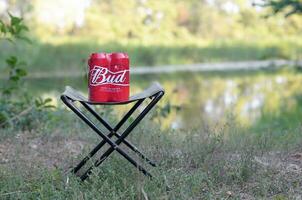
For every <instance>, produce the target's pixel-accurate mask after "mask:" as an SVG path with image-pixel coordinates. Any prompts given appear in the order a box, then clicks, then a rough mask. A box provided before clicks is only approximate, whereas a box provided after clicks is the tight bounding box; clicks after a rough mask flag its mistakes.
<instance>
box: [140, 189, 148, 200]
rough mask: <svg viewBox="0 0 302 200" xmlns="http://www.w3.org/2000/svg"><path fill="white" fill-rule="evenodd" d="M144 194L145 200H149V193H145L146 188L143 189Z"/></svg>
mask: <svg viewBox="0 0 302 200" xmlns="http://www.w3.org/2000/svg"><path fill="white" fill-rule="evenodd" d="M142 193H143V195H144V198H145V200H149V198H148V195H147V193H146V192H145V190H144V188H142Z"/></svg>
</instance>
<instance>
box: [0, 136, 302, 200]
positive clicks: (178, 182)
mask: <svg viewBox="0 0 302 200" xmlns="http://www.w3.org/2000/svg"><path fill="white" fill-rule="evenodd" d="M203 138H204V140H205V142H202V145H204V148H200V149H196V148H197V147H196V146H195V145H196V144H192V143H191V145H192V146H191V149H190V150H188V149H187V148H186V145H190V142H189V143H187V144H183V146H179V145H173V144H169V143H166V142H167V141H166V142H165V145H167V147H163V148H162V149H157V150H156V149H153V150H150V149H148V150H147V152H149V155H150V151H151V152H152V151H153V152H154V153H157V154H154V155H152V154H151V155H150V156H151V157H152V158H155V159H157V160H159V161H160V162H161V163H162V165H163V167H159V169H158V171H156V170H155V171H153V172H155V173H156V174H157V175H159V176H160V178H159V179H156V180H155V181H154V180H147V179H146V178H144V177H143V176H140V175H138V174H137V172H135V171H136V170H135V169H133V167H131V166H130V167H129V168H128V165H129V164H128V163H126V162H124V161H123V158H122V157H114V158H113V159H108V160H107V161H106V164H105V166H104V167H102V168H100V169H99V170H98V173H96V174H94V175H93V177H91V179H92V186H89V187H88V184H87V183H85V184H84V185H82V186H77V187H80V188H81V187H83V188H85V189H83V188H81V189H79V191H77V192H76V191H73V192H75V193H77V195H83V197H82V198H83V199H86V198H88V199H91V198H92V197H89V195H87V192H91V194H93V195H97V194H102V192H104V191H102V189H100V190H97V191H93V189H91V187H96V185H95V184H101V185H102V184H108V182H114V183H116V184H115V185H114V186H113V185H111V187H113V188H115V189H113V192H112V193H114V192H116V195H113V196H110V195H109V197H108V199H110V198H113V199H120V198H122V196H123V195H125V196H124V197H125V198H126V199H132V198H135V199H148V198H150V199H154V197H160V198H158V199H170V198H172V199H175V198H176V199H205V198H206V199H213V198H222V199H259V198H264V199H301V198H302V192H301V184H302V173H301V172H302V149H301V148H293V149H291V150H290V151H284V150H283V151H267V152H261V153H258V152H257V151H254V150H252V152H248V151H246V152H245V151H244V150H243V151H242V152H239V151H236V152H235V151H231V150H229V151H226V150H225V149H224V148H221V145H215V144H214V143H215V142H219V141H216V140H212V139H209V138H207V137H204V136H203ZM166 139H168V138H164V139H163V140H166ZM198 139H201V138H198ZM91 141H92V139H91V138H87V137H83V136H79V135H74V136H68V137H67V136H66V135H60V133H59V132H57V133H53V134H52V135H37V134H34V133H32V132H30V131H20V132H19V133H18V134H16V135H15V136H14V137H7V138H6V139H4V140H2V141H1V142H0V168H1V169H4V170H3V171H2V172H1V173H0V177H1V176H3V177H2V178H4V179H2V180H6V181H7V182H10V181H12V180H14V178H12V177H9V176H17V174H18V176H19V171H20V170H21V171H22V173H23V175H20V176H22V178H19V179H22V180H21V181H20V180H19V181H20V184H21V183H23V184H25V185H31V184H33V183H31V182H37V183H34V185H35V184H37V185H38V186H35V187H32V186H28V187H27V188H24V187H23V186H22V184H21V185H18V184H17V185H8V184H7V185H4V186H5V187H4V188H6V189H4V190H2V191H1V190H0V191H1V193H0V197H1V198H4V199H6V198H7V199H10V198H13V199H14V198H21V199H26V198H28V197H31V198H35V197H37V196H35V195H34V196H31V195H29V194H28V193H30V192H32V191H29V190H36V189H37V187H42V186H40V185H39V184H41V185H43V184H46V183H45V180H47V179H50V180H52V181H50V182H51V185H53V184H58V183H56V182H57V181H58V182H59V183H60V184H62V185H63V186H62V187H58V188H56V189H53V188H52V189H50V190H54V191H51V192H50V193H55V192H58V191H60V192H63V194H64V190H66V187H67V186H68V184H70V187H71V188H73V189H72V190H74V188H75V187H76V186H75V183H77V184H78V183H79V181H77V180H74V177H73V176H71V174H70V173H69V170H70V169H71V167H72V166H74V165H75V164H76V163H77V162H78V161H79V160H80V158H81V157H83V154H82V153H83V152H87V150H88V149H89V148H91V147H92V143H91ZM160 141H162V140H158V142H160ZM143 142H144V141H143ZM162 142H163V141H162ZM217 144H218V143H217ZM148 148H152V146H148ZM167 150H169V152H167ZM199 151H200V152H199ZM203 156H204V157H203ZM163 158H164V159H163ZM164 160H165V162H163V161H164ZM121 164H125V165H126V166H127V167H126V168H125V171H127V170H130V171H132V172H131V173H130V174H127V173H125V172H119V170H120V169H121V166H120V165H121ZM8 169H15V170H16V173H12V172H9V171H10V170H8ZM39 170H40V171H42V172H45V171H48V172H51V173H53V172H54V171H55V173H59V174H60V175H59V178H58V177H56V175H53V174H52V175H50V177H48V176H46V177H43V178H42V177H39V176H38V177H37V175H39V174H40V175H41V173H42V172H39ZM57 171H59V172H57ZM30 172H36V173H37V174H36V175H30ZM133 172H134V174H133ZM106 173H108V174H109V175H105V174H106ZM217 173H218V174H217ZM131 174H132V175H131ZM133 175H135V177H136V178H134V180H131V181H130V179H133ZM42 176H43V175H42ZM95 176H104V177H102V178H101V179H100V180H97V181H95V180H93V179H96V178H97V177H95ZM8 177H9V178H8ZM69 178H71V180H72V182H70V183H69ZM57 179H58V180H57ZM110 179H113V180H110ZM39 181H41V183H40V182H39ZM90 181H91V180H90ZM90 181H89V182H90ZM125 181H126V182H125ZM128 181H129V184H134V185H132V186H133V188H132V186H130V188H132V189H134V190H135V191H132V192H134V193H133V194H131V192H130V191H129V186H127V184H126V185H125V183H128ZM158 181H164V183H160V184H159V183H158ZM1 182H2V181H0V185H1V184H4V183H3V182H2V183H1ZM46 182H47V181H46ZM86 184H87V185H86ZM121 184H122V185H121ZM137 184H141V185H137ZM158 184H159V185H158ZM119 187H121V188H119ZM64 188H65V189H64ZM127 188H128V191H127ZM105 189H106V187H105ZM122 190H126V191H122ZM130 190H131V189H130ZM67 191H68V190H67ZM67 191H65V192H66V193H68V192H67ZM105 191H106V190H105ZM43 192H44V193H45V191H43V190H42V189H41V190H38V194H39V195H38V196H40V197H41V196H42V197H43ZM121 192H122V194H121ZM123 192H124V193H123ZM129 192H130V194H131V195H129ZM153 192H154V194H152V193H153ZM155 194H157V195H159V196H156V195H155ZM28 195H29V196H28ZM77 195H75V196H77ZM154 195H155V196H154ZM55 197H56V198H57V197H58V199H61V198H63V197H64V195H62V194H60V195H59V196H55ZM53 198H54V196H51V195H47V198H46V199H53ZM69 198H71V196H69ZM78 198H79V199H82V198H80V197H79V196H78ZM92 199H93V198H92ZM96 199H97V198H96ZM105 199H106V198H105ZM156 199H157V198H156Z"/></svg>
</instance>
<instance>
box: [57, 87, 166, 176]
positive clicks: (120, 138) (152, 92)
mask: <svg viewBox="0 0 302 200" xmlns="http://www.w3.org/2000/svg"><path fill="white" fill-rule="evenodd" d="M163 95H164V89H163V88H162V87H161V86H160V84H159V83H153V84H151V86H150V87H149V88H147V89H146V90H144V91H143V92H141V93H139V94H136V95H133V96H131V97H130V98H129V100H128V101H123V102H98V103H95V102H90V101H88V99H87V98H85V97H84V96H83V95H82V94H81V93H80V92H79V91H77V90H75V89H73V88H71V87H70V86H66V89H65V91H64V93H63V94H62V95H61V100H62V101H63V102H64V103H65V104H66V105H67V106H68V107H69V108H70V109H71V110H72V111H73V112H74V113H75V114H76V115H77V116H78V117H80V119H81V120H83V121H84V122H85V123H86V124H87V125H88V126H89V127H90V128H91V129H92V130H94V131H95V132H96V133H97V134H98V135H99V136H101V138H102V141H101V142H100V143H99V144H98V145H97V146H96V147H95V148H94V149H93V150H91V152H90V153H89V154H88V155H87V156H86V157H85V158H84V159H83V160H82V161H81V162H80V163H79V164H78V165H77V166H76V167H75V168H73V170H72V172H73V173H75V174H77V172H78V171H79V170H80V169H81V168H82V167H83V166H84V165H85V163H86V162H87V161H88V160H89V159H90V158H91V157H93V156H94V155H95V154H96V153H97V152H98V151H99V150H100V149H101V148H102V147H103V146H104V145H105V144H109V145H110V147H109V149H107V150H106V151H105V152H104V153H103V154H102V155H101V156H100V157H98V158H97V160H96V161H95V162H94V164H93V166H91V167H89V168H88V169H87V170H86V171H85V172H84V173H83V174H82V175H80V178H81V180H82V181H84V180H85V179H86V178H88V176H89V174H90V173H91V170H92V169H93V168H94V167H97V166H99V165H100V164H102V163H103V162H104V160H106V158H108V157H109V156H110V155H111V153H113V152H114V151H117V152H118V153H120V154H121V155H122V156H123V157H124V158H126V159H127V160H128V161H129V162H130V163H131V164H132V165H133V166H135V167H136V168H137V169H138V170H139V171H141V172H142V173H143V174H144V175H146V176H149V177H152V175H151V174H150V173H149V172H148V171H147V170H146V169H145V168H144V167H143V166H141V165H140V164H139V163H137V161H135V160H134V159H133V158H132V157H131V156H130V155H128V153H127V152H125V151H124V150H123V149H122V148H120V146H119V145H120V144H121V143H123V144H125V145H126V147H128V148H129V149H131V150H132V151H134V152H135V153H136V154H137V155H139V156H140V157H141V158H142V159H144V160H145V161H146V162H147V163H149V164H150V165H151V166H154V167H155V166H156V164H155V163H154V162H152V161H151V160H150V159H149V158H147V157H146V156H145V155H144V154H143V153H142V152H140V151H139V150H138V149H137V147H135V146H134V145H133V144H131V143H130V142H129V141H128V140H126V137H127V136H128V135H129V134H130V133H131V131H132V130H133V129H134V128H135V127H136V126H137V125H138V124H139V123H140V122H141V120H142V119H143V118H144V117H145V116H146V115H147V114H148V112H149V111H150V110H151V109H152V108H153V107H154V106H155V105H156V103H157V102H158V101H159V100H160V99H161V97H162V96H163ZM147 98H150V99H151V101H150V102H149V104H148V105H147V106H146V107H145V108H144V109H143V110H142V111H141V112H140V114H139V115H138V116H137V118H136V119H134V120H133V122H132V123H131V124H130V125H129V126H128V128H126V129H125V131H124V132H122V133H121V132H120V133H119V132H118V130H119V129H120V128H121V126H122V125H123V124H124V123H125V122H126V121H127V120H128V119H129V117H130V116H131V115H132V114H133V112H134V111H135V110H136V109H137V108H138V107H139V106H140V105H141V104H142V103H143V102H144V101H145V100H146V99H147ZM76 101H78V102H80V103H81V104H82V105H83V107H84V108H86V109H87V110H88V111H89V112H90V113H91V114H92V115H93V116H94V117H95V118H96V119H97V120H98V121H99V122H100V123H101V124H103V125H104V127H105V128H106V129H108V130H109V134H107V135H106V134H104V133H103V132H102V131H101V130H100V129H99V128H98V127H97V126H96V124H95V123H93V122H92V121H91V120H90V119H89V118H88V117H87V115H85V114H84V113H83V112H82V111H81V110H80V109H79V108H78V107H77V106H76V105H75V104H74V102H76ZM129 103H135V104H134V105H133V106H132V108H131V109H130V110H129V111H128V112H127V113H126V114H125V115H124V116H123V117H122V119H121V120H120V121H119V122H118V123H117V125H115V126H111V125H110V124H109V123H108V122H107V121H106V120H105V119H103V118H102V117H101V116H100V115H99V114H98V113H97V112H96V111H95V110H94V109H93V105H122V104H129ZM112 136H115V137H116V138H117V139H116V140H115V141H114V140H112V139H111V138H112Z"/></svg>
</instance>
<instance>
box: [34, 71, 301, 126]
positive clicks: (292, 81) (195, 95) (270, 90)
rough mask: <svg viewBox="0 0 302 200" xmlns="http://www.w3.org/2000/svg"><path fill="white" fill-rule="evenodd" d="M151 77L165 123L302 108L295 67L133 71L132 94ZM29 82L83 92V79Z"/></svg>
mask: <svg viewBox="0 0 302 200" xmlns="http://www.w3.org/2000/svg"><path fill="white" fill-rule="evenodd" d="M153 81H159V82H160V83H161V84H162V85H163V86H164V88H165V90H166V95H165V96H164V98H163V100H162V101H161V104H160V105H161V108H162V109H166V110H168V111H169V112H168V113H169V114H168V115H162V118H163V119H162V124H163V127H166V128H168V127H169V128H175V129H178V128H186V127H190V128H192V127H197V126H198V125H200V124H211V123H224V122H226V121H227V120H228V119H229V118H233V119H234V120H236V122H238V123H240V124H242V125H245V126H250V125H253V124H255V123H257V122H258V121H259V119H262V118H264V117H266V118H267V117H268V116H270V117H271V118H272V119H273V118H274V117H282V114H283V113H290V112H296V111H297V110H299V108H300V104H299V102H300V100H299V99H300V98H298V97H299V96H301V91H302V90H301V89H302V85H301V83H302V76H301V75H300V74H299V73H298V72H291V71H275V72H240V73H239V72H236V73H232V74H229V73H227V74H223V73H219V74H217V73H216V74H215V73H207V74H204V73H203V74H201V73H200V74H197V73H193V74H192V73H181V74H170V75H156V76H154V75H139V76H138V75H136V76H132V77H131V92H132V94H133V93H135V92H137V91H140V90H142V89H143V88H144V87H147V86H148V84H150V83H151V82H153ZM28 84H29V87H30V88H31V91H33V92H35V93H39V94H42V95H44V96H52V97H55V96H58V95H59V94H60V92H62V91H63V89H64V86H65V85H71V86H73V87H75V88H78V89H81V90H82V91H83V92H84V93H85V91H87V89H86V88H87V86H86V83H85V81H84V79H83V78H78V79H47V80H45V79H44V80H29V83H28ZM179 107H180V108H181V109H180V110H179V109H174V108H179Z"/></svg>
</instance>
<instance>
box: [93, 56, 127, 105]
mask: <svg viewBox="0 0 302 200" xmlns="http://www.w3.org/2000/svg"><path fill="white" fill-rule="evenodd" d="M88 68H89V74H88V76H89V77H88V80H89V84H88V90H89V100H90V101H92V102H120V101H127V100H128V99H129V80H130V78H129V57H128V55H127V54H126V53H110V54H107V53H93V54H91V55H90V58H89V60H88Z"/></svg>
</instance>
